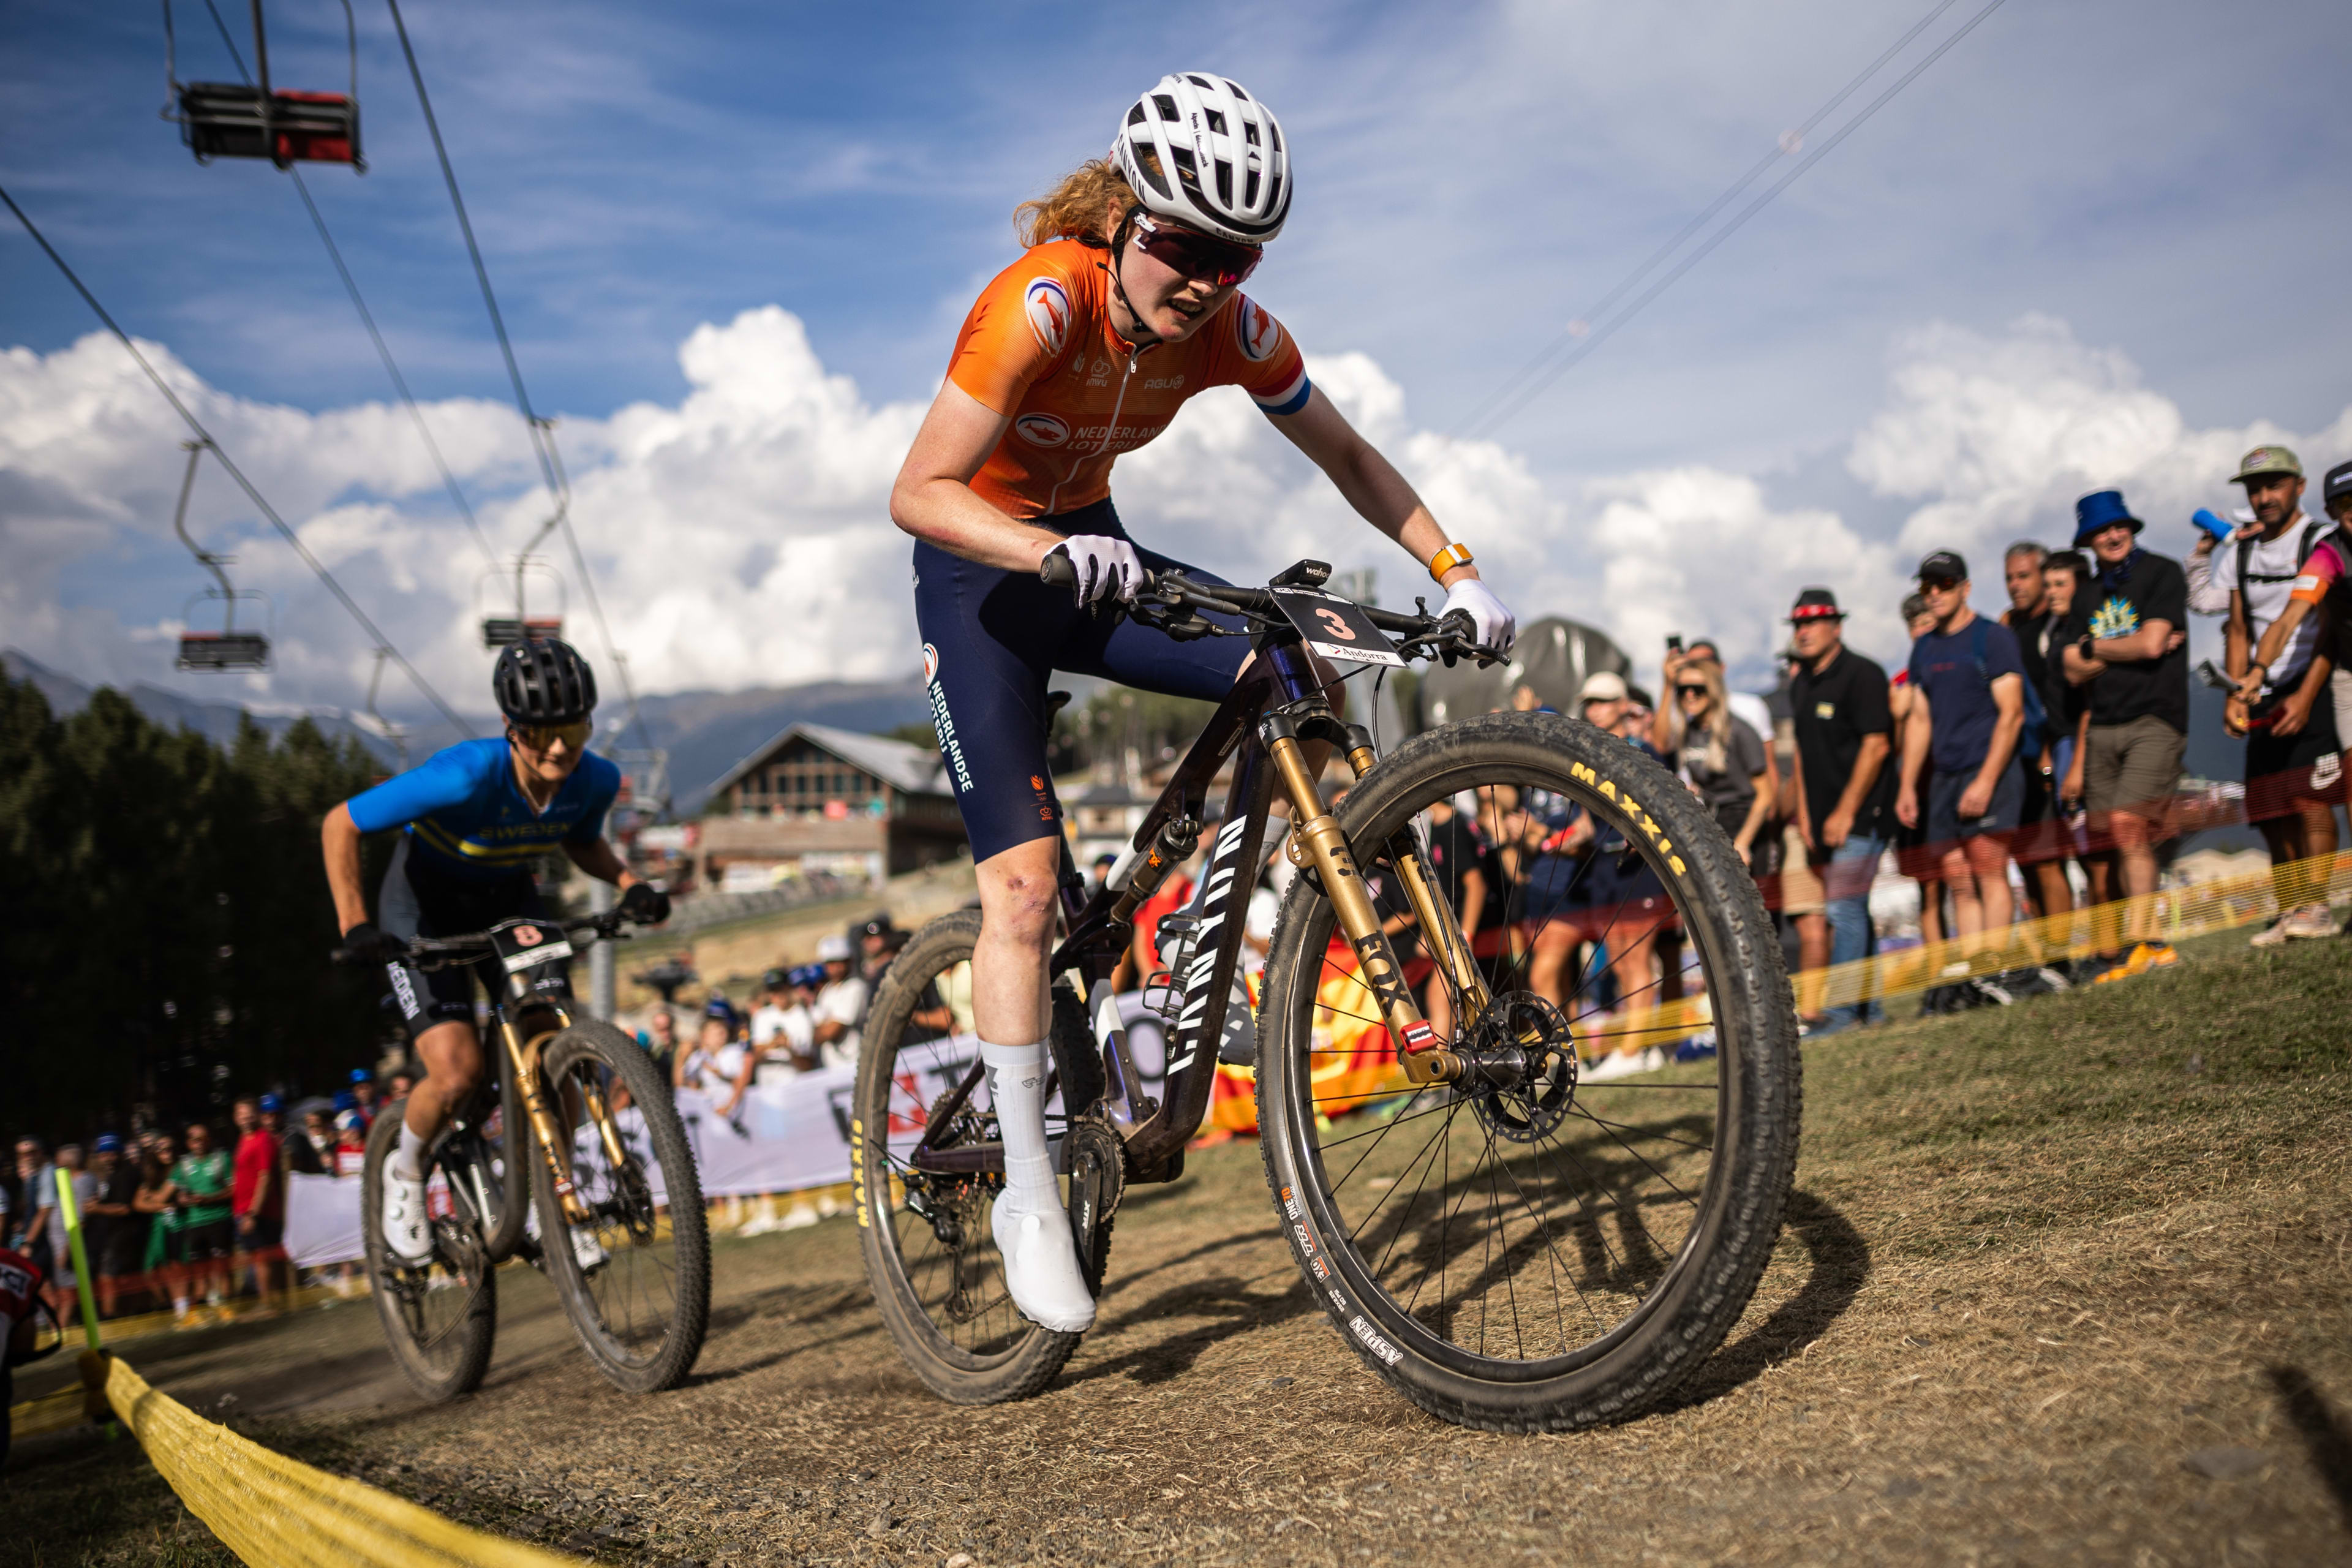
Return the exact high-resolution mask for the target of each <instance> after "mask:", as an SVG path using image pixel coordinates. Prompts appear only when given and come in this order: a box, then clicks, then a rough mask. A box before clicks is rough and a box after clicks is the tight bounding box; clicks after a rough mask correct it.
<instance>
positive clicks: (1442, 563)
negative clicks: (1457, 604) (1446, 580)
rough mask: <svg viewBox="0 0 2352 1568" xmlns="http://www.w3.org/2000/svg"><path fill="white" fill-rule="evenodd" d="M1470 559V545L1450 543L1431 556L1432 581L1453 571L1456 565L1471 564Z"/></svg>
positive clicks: (1430, 571) (1430, 574)
mask: <svg viewBox="0 0 2352 1568" xmlns="http://www.w3.org/2000/svg"><path fill="white" fill-rule="evenodd" d="M1470 561H1471V555H1470V547H1469V546H1468V545H1466V544H1449V545H1447V546H1446V547H1445V548H1444V549H1443V550H1441V551H1439V552H1437V553H1436V554H1434V555H1433V556H1431V557H1430V558H1429V578H1430V581H1431V582H1433V583H1434V582H1437V581H1439V580H1440V579H1442V578H1443V577H1444V575H1445V574H1447V573H1448V572H1451V571H1453V570H1454V568H1455V567H1456V566H1467V565H1469V564H1470Z"/></svg>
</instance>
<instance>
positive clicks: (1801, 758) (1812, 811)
mask: <svg viewBox="0 0 2352 1568" xmlns="http://www.w3.org/2000/svg"><path fill="white" fill-rule="evenodd" d="M1789 626H1790V636H1791V639H1792V640H1793V641H1794V642H1795V644H1796V649H1797V671H1796V674H1795V675H1794V676H1792V677H1791V678H1790V682H1789V707H1790V713H1791V716H1792V717H1793V719H1794V721H1795V727H1796V731H1797V767H1796V773H1795V779H1794V783H1795V784H1796V786H1797V787H1796V795H1797V802H1796V805H1797V809H1796V817H1797V830H1798V832H1799V834H1800V835H1801V836H1802V837H1803V840H1804V845H1805V852H1806V857H1807V859H1808V861H1809V863H1810V864H1811V867H1812V868H1813V870H1814V872H1815V873H1816V874H1817V875H1818V876H1820V878H1821V879H1822V899H1823V902H1824V904H1825V905H1826V906H1827V916H1828V918H1827V921H1826V922H1825V923H1826V925H1827V928H1828V929H1827V932H1826V935H1827V937H1828V952H1827V953H1826V954H1825V955H1823V954H1821V953H1820V952H1819V946H1818V939H1815V940H1814V941H1813V942H1807V932H1806V929H1805V922H1804V921H1803V920H1800V921H1798V928H1797V930H1798V938H1799V941H1800V942H1801V943H1805V944H1806V946H1807V947H1809V948H1811V951H1809V952H1806V953H1805V955H1804V958H1803V960H1802V963H1803V966H1804V967H1805V968H1806V969H1815V968H1818V967H1819V964H1820V962H1821V959H1822V957H1823V956H1825V957H1826V958H1827V961H1828V962H1829V963H1830V964H1831V965H1832V966H1835V965H1837V964H1842V963H1855V962H1857V961H1859V960H1861V959H1863V958H1865V957H1867V956H1868V955H1869V952H1870V947H1871V929H1870V883H1871V879H1872V878H1873V877H1874V876H1875V875H1876V873H1877V869H1878V858H1879V856H1880V855H1881V854H1883V853H1884V852H1885V848H1886V838H1887V834H1888V832H1889V830H1890V825H1891V819H1892V816H1893V806H1894V795H1895V776H1894V773H1893V771H1892V770H1891V769H1889V768H1888V767H1887V766H1886V757H1887V752H1888V751H1889V750H1890V749H1891V746H1892V740H1891V737H1892V735H1893V733H1894V729H1895V716H1894V712H1893V710H1892V709H1890V708H1889V707H1888V705H1887V700H1886V671H1885V669H1883V668H1880V667H1879V666H1878V665H1877V664H1875V663H1874V662H1873V661H1871V660H1870V659H1867V658H1864V657H1863V656H1862V655H1860V654H1858V653H1856V652H1854V651H1853V649H1852V648H1849V647H1846V646H1845V612H1843V610H1841V609H1839V608H1838V602H1837V595H1835V594H1832V592H1830V590H1828V589H1827V588H1807V589H1805V590H1804V591H1803V592H1802V593H1801V594H1799V595H1797V603H1796V605H1795V606H1794V607H1793V608H1791V609H1790V612H1789ZM1808 1000H1811V1002H1812V1004H1813V1005H1812V1006H1811V1007H1808V1006H1807V1005H1806V1003H1807V1001H1808ZM1870 1007H1871V1004H1870V1002H1869V1001H1868V999H1867V998H1864V999H1863V1000H1860V1001H1857V1002H1855V1003H1853V1005H1841V1006H1838V1007H1833V1008H1829V1009H1827V1010H1826V1011H1822V1009H1821V992H1820V991H1819V990H1818V989H1814V990H1813V991H1812V992H1811V995H1810V997H1809V996H1808V994H1807V992H1806V991H1804V990H1802V989H1801V990H1800V991H1799V993H1798V1010H1799V1016H1801V1017H1802V1018H1804V1019H1805V1021H1806V1022H1807V1023H1808V1024H1810V1025H1812V1026H1813V1027H1814V1032H1815V1033H1817V1034H1818V1033H1829V1032H1834V1031H1836V1030H1839V1029H1848V1028H1853V1027H1854V1026H1857V1025H1860V1024H1864V1023H1866V1022H1868V1021H1869V1016H1870Z"/></svg>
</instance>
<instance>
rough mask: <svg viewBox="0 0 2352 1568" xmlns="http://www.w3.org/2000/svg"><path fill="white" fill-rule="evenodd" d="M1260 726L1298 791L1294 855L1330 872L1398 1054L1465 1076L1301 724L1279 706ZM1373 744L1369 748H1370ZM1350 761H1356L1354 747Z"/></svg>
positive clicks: (1331, 889)
mask: <svg viewBox="0 0 2352 1568" xmlns="http://www.w3.org/2000/svg"><path fill="white" fill-rule="evenodd" d="M1260 732H1261V734H1263V735H1264V737H1265V747H1266V751H1267V752H1268V754H1269V755H1271V756H1272V757H1273V758H1274V765H1275V769H1276V773H1278V774H1279V775H1280V776H1281V779H1282V787H1283V790H1284V792H1285V793H1286V794H1287V795H1289V797H1290V809H1291V822H1292V825H1293V826H1292V827H1291V830H1290V834H1291V843H1292V846H1293V847H1292V851H1291V858H1292V860H1293V862H1294V863H1297V864H1301V865H1308V866H1312V867H1314V868H1315V872H1316V875H1317V876H1318V877H1319V878H1321V879H1322V881H1323V896H1324V897H1325V898H1327V899H1328V900H1331V910H1332V912H1333V913H1334V914H1335V915H1337V916H1338V917H1339V929H1340V930H1341V931H1345V932H1347V934H1348V942H1349V945H1350V946H1352V947H1353V948H1354V949H1355V950H1356V963H1357V964H1358V966H1359V973H1360V975H1361V977H1362V979H1363V982H1364V984H1365V985H1366V987H1367V988H1369V989H1370V992H1371V993H1372V995H1373V998H1374V999H1375V1000H1376V1001H1377V1002H1378V1003H1379V1005H1380V1009H1381V1020H1382V1021H1383V1022H1384V1023H1386V1024H1387V1025H1388V1029H1389V1034H1390V1036H1391V1037H1392V1038H1394V1039H1396V1040H1397V1041H1399V1042H1400V1045H1401V1048H1400V1049H1399V1051H1398V1053H1397V1056H1398V1060H1399V1062H1400V1063H1401V1064H1402V1066H1403V1068H1404V1073H1405V1077H1406V1079H1409V1080H1410V1081H1411V1082H1412V1083H1413V1084H1415V1085H1421V1084H1430V1083H1446V1082H1451V1081H1453V1080H1454V1079H1458V1078H1460V1077H1461V1076H1462V1058H1460V1057H1458V1056H1456V1055H1455V1054H1454V1052H1452V1051H1450V1050H1448V1049H1446V1048H1445V1047H1444V1044H1443V1043H1442V1042H1440V1041H1439V1039H1438V1038H1437V1031H1436V1030H1435V1029H1433V1028H1432V1027H1431V1026H1430V1025H1429V1021H1428V1020H1427V1019H1425V1018H1423V1016H1421V1007H1420V1005H1419V1004H1417V1003H1416V1002H1414V1001H1413V999H1412V988H1411V987H1409V986H1408V985H1406V984H1405V983H1404V969H1403V966H1402V965H1401V964H1400V963H1397V957H1396V949H1395V948H1393V947H1391V945H1389V939H1388V935H1387V933H1386V932H1384V931H1381V916H1380V910H1378V909H1377V908H1375V907H1374V905H1373V903H1372V896H1371V895H1370V893H1368V892H1366V891H1365V890H1364V879H1363V877H1362V875H1361V873H1360V872H1359V871H1358V870H1357V869H1356V858H1355V855H1354V853H1353V852H1352V851H1351V850H1349V847H1348V839H1347V836H1346V835H1344V834H1342V833H1341V832H1340V831H1339V823H1338V822H1336V821H1335V820H1333V818H1332V816H1331V813H1330V811H1329V810H1328V808H1327V807H1326V806H1325V805H1324V804H1323V792H1322V791H1321V790H1320V789H1319V788H1318V787H1317V785H1316V783H1315V776H1314V774H1313V773H1310V772H1309V771H1308V770H1307V758H1306V755H1305V751H1304V748H1303V747H1301V746H1300V744H1299V742H1298V733H1297V726H1296V725H1295V724H1294V723H1292V722H1291V721H1289V720H1288V719H1287V718H1286V717H1285V716H1283V715H1280V714H1276V715H1272V716H1270V717H1268V718H1267V719H1266V720H1265V723H1264V725H1263V726H1262V727H1261V731H1260ZM1365 751H1366V753H1367V755H1369V754H1370V748H1365ZM1349 761H1350V763H1353V761H1354V759H1353V756H1352V755H1351V756H1350V758H1349ZM1366 765H1369V764H1366Z"/></svg>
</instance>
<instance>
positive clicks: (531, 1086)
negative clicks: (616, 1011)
mask: <svg viewBox="0 0 2352 1568" xmlns="http://www.w3.org/2000/svg"><path fill="white" fill-rule="evenodd" d="M556 1016H558V1017H559V1018H563V1016H562V1013H561V1012H559V1013H558V1014H557V1015H556ZM571 1022H572V1021H571V1020H570V1019H569V1018H563V1021H562V1024H561V1025H559V1026H558V1027H557V1028H555V1029H547V1030H542V1031H541V1033H539V1034H538V1035H535V1036H533V1037H531V1039H530V1043H529V1044H527V1045H526V1044H525V1043H524V1041H523V1037H522V1032H521V1031H520V1030H519V1029H517V1028H516V1027H515V1026H514V1020H513V1019H512V1018H511V1017H509V1016H507V1013H506V1011H505V1010H504V1009H503V1008H501V1009H500V1010H499V1034H500V1035H501V1036H502V1037H504V1039H505V1040H506V1046H507V1070H508V1071H509V1072H510V1073H513V1074H514V1075H515V1084H516V1086H517V1087H518V1088H519V1089H520V1090H521V1091H522V1106H523V1111H524V1114H526V1115H527V1116H529V1117H530V1130H531V1132H532V1133H533V1135H534V1136H535V1137H536V1138H537V1139H538V1141H539V1152H540V1157H541V1159H543V1160H545V1161H546V1162H547V1169H548V1173H549V1174H550V1175H551V1176H553V1177H554V1178H555V1195H556V1198H557V1201H559V1202H560V1203H562V1205H563V1217H564V1218H565V1220H567V1221H568V1222H570V1223H572V1224H573V1225H579V1224H582V1223H583V1222H584V1221H586V1220H588V1219H590V1218H592V1217H593V1216H592V1215H590V1214H589V1212H588V1205H586V1204H585V1203H583V1202H582V1201H581V1197H580V1193H579V1190H578V1189H577V1188H576V1187H574V1186H573V1185H572V1170H571V1162H570V1161H569V1160H568V1159H566V1158H565V1157H564V1153H563V1151H564V1150H565V1149H566V1148H567V1147H569V1145H570V1143H571V1140H570V1139H569V1138H566V1137H564V1136H563V1131H562V1124H561V1123H560V1122H558V1121H556V1119H555V1112H554V1110H553V1109H552V1108H551V1106H549V1104H548V1102H547V1091H546V1089H545V1088H544V1087H543V1086H542V1084H541V1078H540V1071H539V1060H540V1057H541V1053H542V1052H543V1051H544V1050H545V1048H546V1046H547V1042H548V1041H549V1040H550V1039H551V1038H552V1037H554V1036H555V1035H556V1034H557V1033H558V1032H560V1030H561V1029H562V1028H567V1027H569V1026H570V1025H571ZM602 1110H603V1108H602V1107H601V1106H599V1107H594V1108H593V1112H598V1113H601V1111H602ZM610 1121H611V1118H610V1117H607V1116H604V1115H602V1114H597V1115H596V1123H597V1127H598V1129H599V1131H605V1135H606V1137H607V1138H608V1139H609V1138H610V1133H609V1131H606V1129H607V1125H608V1123H609V1122H610ZM521 1174H522V1173H520V1172H519V1171H518V1172H516V1173H514V1179H515V1180H518V1181H520V1179H521ZM545 1223H546V1221H545V1219H544V1218H543V1217H542V1219H541V1224H545Z"/></svg>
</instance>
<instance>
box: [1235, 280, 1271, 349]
mask: <svg viewBox="0 0 2352 1568" xmlns="http://www.w3.org/2000/svg"><path fill="white" fill-rule="evenodd" d="M1234 337H1235V338H1236V339H1237V340H1238V341H1239V342H1240V344H1241V351H1242V357H1243V358H1244V359H1247V360H1249V361H1251V362H1252V363H1256V362H1258V361H1261V360H1267V359H1271V358H1273V357H1274V351H1275V350H1276V349H1278V348H1280V347H1281V346H1282V323H1281V322H1279V321H1276V320H1275V319H1274V318H1273V317H1272V316H1269V315H1267V314H1266V313H1265V311H1264V310H1260V309H1259V308H1258V302H1257V301H1256V300H1253V299H1251V298H1250V297H1249V296H1248V295H1246V294H1244V295H1243V296H1242V308H1241V309H1240V310H1236V311H1234Z"/></svg>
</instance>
